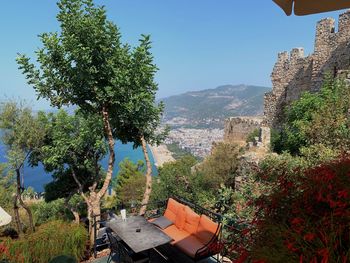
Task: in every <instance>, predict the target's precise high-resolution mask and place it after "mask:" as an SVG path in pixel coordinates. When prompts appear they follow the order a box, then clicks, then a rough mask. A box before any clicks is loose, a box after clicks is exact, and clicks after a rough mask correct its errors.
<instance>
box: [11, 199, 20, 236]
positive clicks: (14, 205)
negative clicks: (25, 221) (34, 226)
mask: <svg viewBox="0 0 350 263" xmlns="http://www.w3.org/2000/svg"><path fill="white" fill-rule="evenodd" d="M17 200H18V196H17V193H16V194H15V196H14V199H13V212H14V214H15V221H16V226H17V232H18V234H21V233H22V226H21V219H20V218H19V213H18V205H17Z"/></svg>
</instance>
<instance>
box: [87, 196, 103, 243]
mask: <svg viewBox="0 0 350 263" xmlns="http://www.w3.org/2000/svg"><path fill="white" fill-rule="evenodd" d="M100 201H101V199H99V198H98V194H96V193H95V192H93V193H90V196H89V203H90V207H89V210H90V218H91V221H89V225H90V227H89V228H90V242H91V244H93V243H94V237H95V231H94V225H93V223H94V222H95V221H94V219H95V220H96V222H98V221H100V219H101V216H100V215H101V205H100ZM95 227H96V230H97V231H98V230H99V229H100V224H99V223H97V224H96V226H95Z"/></svg>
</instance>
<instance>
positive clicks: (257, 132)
mask: <svg viewBox="0 0 350 263" xmlns="http://www.w3.org/2000/svg"><path fill="white" fill-rule="evenodd" d="M259 135H260V130H259V129H254V130H253V131H252V132H251V133H249V134H248V136H247V139H246V142H255V137H259Z"/></svg>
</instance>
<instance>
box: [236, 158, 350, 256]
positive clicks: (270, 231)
mask: <svg viewBox="0 0 350 263" xmlns="http://www.w3.org/2000/svg"><path fill="white" fill-rule="evenodd" d="M285 170H287V169H285ZM273 172H274V173H275V174H274V176H276V171H273ZM268 176H269V175H266V174H264V177H268ZM255 206H256V209H257V210H256V211H257V212H256V215H255V219H254V220H253V222H252V223H251V227H250V228H249V230H248V231H249V232H250V234H249V235H250V237H251V239H250V240H249V241H248V242H247V243H245V244H244V245H245V247H244V248H247V246H248V251H243V253H240V257H239V258H238V260H237V261H236V262H245V260H248V259H249V260H250V262H315V263H316V262H321V263H326V262H350V159H349V158H342V159H340V160H337V161H334V162H332V163H328V164H323V165H321V166H317V167H315V168H312V169H308V170H306V171H301V170H295V172H294V174H291V173H290V172H288V171H285V172H283V169H281V171H280V173H279V174H278V176H277V177H275V181H273V182H272V183H271V191H270V192H269V193H265V194H264V195H262V196H261V197H259V198H258V199H257V200H256V201H255ZM241 249H242V246H241ZM236 251H237V252H240V251H239V249H236ZM239 259H241V260H239ZM254 260H255V261H254Z"/></svg>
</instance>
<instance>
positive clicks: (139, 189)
mask: <svg viewBox="0 0 350 263" xmlns="http://www.w3.org/2000/svg"><path fill="white" fill-rule="evenodd" d="M144 166H145V164H144V162H143V161H138V163H137V164H134V163H133V162H132V161H130V160H129V159H125V160H124V161H122V162H121V163H120V164H119V172H118V175H117V177H116V178H115V180H114V187H113V189H114V191H115V192H116V194H117V195H116V196H117V200H116V201H117V203H119V204H125V203H128V202H130V201H134V202H141V200H142V196H143V190H144V186H145V181H146V179H145V176H144V173H145V167H144Z"/></svg>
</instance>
